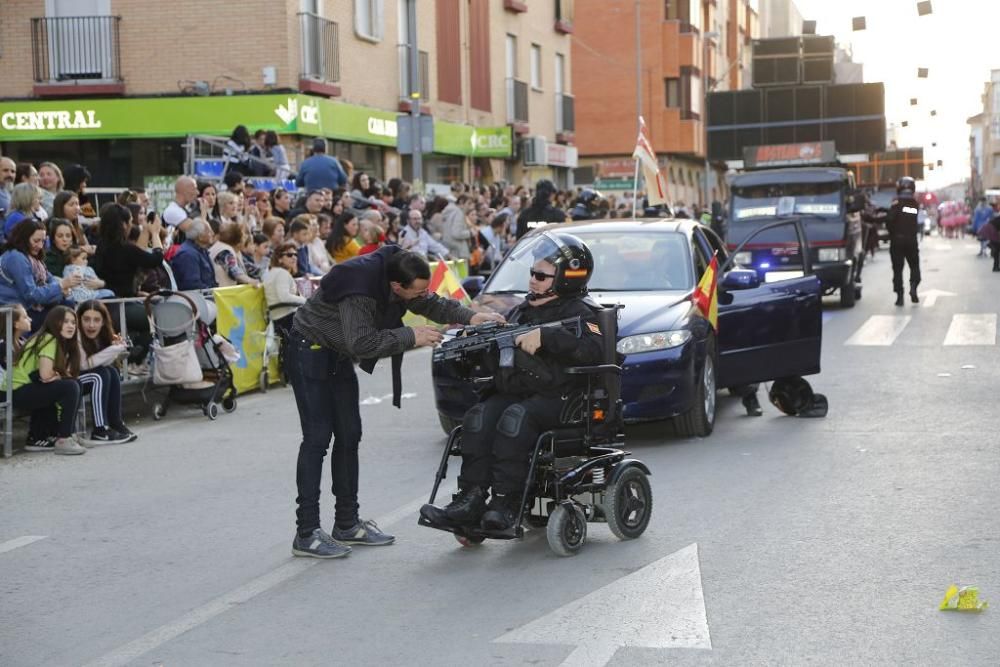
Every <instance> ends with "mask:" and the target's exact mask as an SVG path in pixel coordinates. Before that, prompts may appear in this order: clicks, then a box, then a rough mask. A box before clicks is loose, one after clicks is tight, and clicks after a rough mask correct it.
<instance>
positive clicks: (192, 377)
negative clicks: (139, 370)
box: [153, 340, 203, 385]
mask: <svg viewBox="0 0 1000 667" xmlns="http://www.w3.org/2000/svg"><path fill="white" fill-rule="evenodd" d="M202 379H203V378H202V374H201V364H200V363H198V352H197V351H196V350H195V348H194V341H190V340H184V341H181V342H179V343H174V344H173V345H161V344H160V342H159V341H153V383H154V384H161V385H164V384H165V385H170V384H191V383H194V382H201V380H202Z"/></svg>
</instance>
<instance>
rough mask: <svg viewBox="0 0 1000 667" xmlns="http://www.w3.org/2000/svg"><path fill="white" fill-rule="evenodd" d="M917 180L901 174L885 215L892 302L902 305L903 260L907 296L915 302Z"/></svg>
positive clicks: (917, 258) (918, 280) (916, 283)
mask: <svg viewBox="0 0 1000 667" xmlns="http://www.w3.org/2000/svg"><path fill="white" fill-rule="evenodd" d="M916 190H917V183H916V181H914V180H913V179H912V178H910V177H909V176H904V177H902V178H901V179H899V181H898V182H897V183H896V193H897V197H896V199H895V201H893V202H892V206H891V207H890V208H889V212H888V213H887V214H886V217H885V224H886V229H888V231H889V256H890V257H891V258H892V289H893V290H894V291H895V292H896V305H897V306H902V305H903V262H906V264H907V265H909V267H910V300H911V301H913V303H919V302H920V299H919V297H917V285H919V284H920V246H919V244H918V243H917V234H918V232H919V226H918V224H917V214H918V213H920V205H919V204H918V203H917V200H916V199H914V194H915V193H916Z"/></svg>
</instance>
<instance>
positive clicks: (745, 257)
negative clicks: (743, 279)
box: [733, 250, 753, 266]
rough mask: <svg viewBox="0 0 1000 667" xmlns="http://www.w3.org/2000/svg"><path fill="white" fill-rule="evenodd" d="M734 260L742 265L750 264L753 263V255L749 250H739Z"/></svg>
mask: <svg viewBox="0 0 1000 667" xmlns="http://www.w3.org/2000/svg"><path fill="white" fill-rule="evenodd" d="M733 262H735V263H736V264H739V265H740V266H750V265H751V264H753V255H752V254H751V253H750V252H749V251H747V250H744V251H743V252H738V253H736V254H735V255H733Z"/></svg>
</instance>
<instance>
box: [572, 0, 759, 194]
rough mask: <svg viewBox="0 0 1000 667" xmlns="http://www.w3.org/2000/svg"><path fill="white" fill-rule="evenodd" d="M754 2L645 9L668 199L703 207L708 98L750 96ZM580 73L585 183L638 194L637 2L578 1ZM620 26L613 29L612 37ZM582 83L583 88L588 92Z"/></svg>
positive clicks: (654, 135) (652, 104) (656, 3)
mask: <svg viewBox="0 0 1000 667" xmlns="http://www.w3.org/2000/svg"><path fill="white" fill-rule="evenodd" d="M755 4H756V3H755V2H752V1H751V0H641V1H640V2H639V3H638V6H639V12H640V14H639V25H640V28H639V30H640V42H641V70H642V77H641V91H640V92H641V98H642V100H641V101H642V108H641V113H642V116H643V118H644V120H645V122H646V125H647V127H648V130H649V134H650V139H651V141H652V144H653V148H654V150H655V151H656V153H657V156H658V158H659V159H660V163H661V169H662V171H663V173H664V175H665V176H666V178H667V188H668V195H669V198H670V199H671V200H672V201H674V202H675V203H676V202H683V203H686V204H691V203H699V202H703V201H704V195H703V190H704V186H705V183H704V178H705V164H706V163H705V126H704V120H705V118H704V107H705V96H706V94H707V93H708V92H711V91H713V90H733V89H740V88H744V87H747V86H749V81H750V71H749V63H750V42H751V40H753V39H754V38H756V37H757V36H758V29H759V19H758V15H757V12H756V11H755V10H754V6H755ZM576 9H577V12H576V21H575V23H574V27H575V31H576V32H575V35H574V43H573V68H574V80H575V81H577V83H578V85H577V86H576V88H575V90H576V102H577V110H578V119H577V132H576V143H577V147H578V149H579V153H580V164H581V167H580V169H578V170H577V179H576V180H577V182H578V183H591V184H593V185H594V186H596V187H598V188H599V189H601V190H602V191H615V190H620V191H629V190H631V189H632V176H633V161H632V160H631V159H630V155H631V153H632V149H633V148H634V147H635V138H636V131H637V119H636V115H637V112H638V109H637V91H636V74H635V72H636V62H635V61H636V56H635V50H636V49H635V26H636V14H635V12H636V3H635V2H634V1H633V0H578V2H577V8H576ZM609 26H614V29H609ZM581 82H582V83H581ZM724 168H725V165H721V164H720V165H712V166H711V168H710V170H709V171H710V173H709V178H708V200H707V201H708V202H711V201H712V200H716V199H718V200H724V199H725V196H726V185H725V182H724V179H723V178H722V177H721V174H722V172H723V170H724Z"/></svg>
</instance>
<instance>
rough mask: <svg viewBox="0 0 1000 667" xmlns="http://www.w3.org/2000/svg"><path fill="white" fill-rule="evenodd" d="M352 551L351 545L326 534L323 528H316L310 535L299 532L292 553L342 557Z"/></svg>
mask: <svg viewBox="0 0 1000 667" xmlns="http://www.w3.org/2000/svg"><path fill="white" fill-rule="evenodd" d="M349 553H351V547H349V546H347V545H345V544H340V543H339V542H337V541H336V540H334V539H333V538H332V537H330V536H329V535H327V534H326V532H325V531H324V530H323V529H322V528H316V529H315V530H313V532H312V533H310V535H309V537H302V536H301V535H299V534H298V533H296V534H295V539H294V540H292V555H293V556H306V557H308V558H341V557H343V556H346V555H347V554H349Z"/></svg>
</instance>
